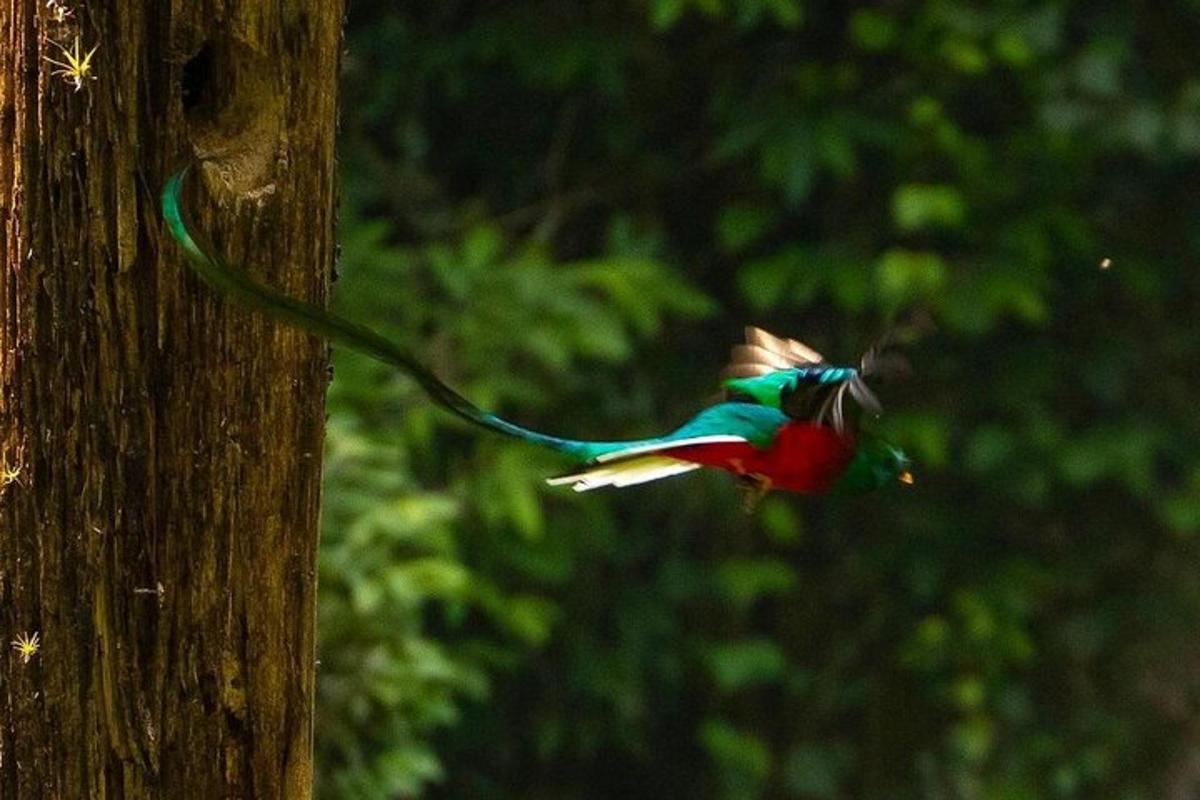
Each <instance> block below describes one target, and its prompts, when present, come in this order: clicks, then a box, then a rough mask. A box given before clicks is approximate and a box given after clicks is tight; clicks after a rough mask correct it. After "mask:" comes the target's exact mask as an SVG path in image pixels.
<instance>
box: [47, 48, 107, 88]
mask: <svg viewBox="0 0 1200 800" xmlns="http://www.w3.org/2000/svg"><path fill="white" fill-rule="evenodd" d="M50 44H52V45H54V46H55V47H57V48H58V49H59V52H61V53H62V57H63V58H64V59H66V61H57V60H55V59H53V58H50V56H45V57H44V58H45V59H46V60H47V61H49V62H50V63H51V64H52V65H54V66H56V67H58V69H56V70H54V71H53V72H51V73H50V74H51V75H54V76H55V77H60V78H62V79H63V80H64V81H66V82H67V83H69V84H70V85H71V86H74V87H75V91H77V92H78V91H79V90H80V89H82V88H83V81H84V79H85V78H91V79H92V80H95V79H96V76H95V75H93V74H92V56H94V55H95V54H96V51H97V50H99V49H100V45H96V46H95V47H93V48H92V49H91V50H88V51H87V55H84V54H83V51H82V50H81V49H80V46H79V37H78V36H76V37H75V44H73V45H72V46H71V49H70V50H68V49H67V48H66V47H64V46H63V45H61V44H59V43H58V42H55V41H51V42H50Z"/></svg>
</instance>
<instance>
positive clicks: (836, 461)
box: [662, 422, 854, 494]
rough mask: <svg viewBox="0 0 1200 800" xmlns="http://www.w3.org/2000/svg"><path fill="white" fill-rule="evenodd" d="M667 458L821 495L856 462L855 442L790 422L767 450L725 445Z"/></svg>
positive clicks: (826, 430)
mask: <svg viewBox="0 0 1200 800" xmlns="http://www.w3.org/2000/svg"><path fill="white" fill-rule="evenodd" d="M662 455H665V456H671V457H672V458H678V459H681V460H683V461H691V462H693V463H696V464H704V465H705V466H709V467H717V468H719V469H724V470H728V471H729V472H732V473H734V474H735V475H757V476H762V477H765V478H767V479H769V480H770V481H771V484H772V486H773V488H776V489H784V490H787V491H792V492H802V493H806V494H819V493H821V492H825V491H828V490H829V489H830V488H831V487H832V486H833V484H834V483H836V482H837V479H838V478H839V477H841V474H842V472H843V470H845V469H846V466H847V465H848V464H849V463H850V459H851V458H852V457H853V456H854V440H853V439H851V438H849V437H847V436H844V435H842V434H839V433H838V432H837V431H835V430H833V428H831V427H829V426H826V425H814V424H812V423H808V422H789V423H787V424H786V425H784V426H783V427H781V428H780V429H779V432H778V433H777V434H776V435H775V439H774V441H772V442H771V446H770V447H767V448H765V449H762V450H760V449H758V448H756V447H755V446H754V445H752V444H750V443H749V442H721V443H718V444H704V445H696V446H692V447H680V448H677V449H674V450H663V451H662Z"/></svg>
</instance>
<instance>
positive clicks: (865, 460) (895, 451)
mask: <svg viewBox="0 0 1200 800" xmlns="http://www.w3.org/2000/svg"><path fill="white" fill-rule="evenodd" d="M911 466H912V462H911V461H910V460H909V458H908V456H906V455H905V454H904V451H903V450H901V449H900V448H898V447H895V446H894V445H891V444H888V443H887V442H885V441H883V440H882V439H876V438H874V437H867V436H864V437H862V438H861V439H860V440H859V443H858V447H857V449H856V450H855V452H854V458H852V459H851V460H850V465H849V466H847V467H846V471H845V472H843V473H842V477H841V479H840V480H839V481H838V482H837V486H836V487H835V488H837V489H847V490H850V491H856V492H869V491H871V490H873V489H882V488H883V487H884V486H888V485H890V484H893V483H904V484H910V485H911V484H912V483H913V474H912V472H910V471H909V468H910V467H911Z"/></svg>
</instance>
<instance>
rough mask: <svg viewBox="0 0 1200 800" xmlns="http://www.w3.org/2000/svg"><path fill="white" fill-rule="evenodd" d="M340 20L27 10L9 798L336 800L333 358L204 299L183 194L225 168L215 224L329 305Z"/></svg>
mask: <svg viewBox="0 0 1200 800" xmlns="http://www.w3.org/2000/svg"><path fill="white" fill-rule="evenodd" d="M341 20H342V4H341V2H340V0H241V2H238V3H226V2H224V0H198V2H191V3H186V2H183V0H143V1H142V2H137V1H136V0H86V2H81V1H80V0H56V2H50V3H47V2H46V0H5V2H3V3H0V467H2V468H3V472H0V475H2V476H3V477H0V484H2V486H0V638H2V639H3V643H4V651H3V653H2V654H0V797H3V798H6V799H7V798H22V799H24V798H142V797H156V798H193V797H194V798H205V800H214V799H215V798H230V797H264V798H287V799H288V800H295V798H304V797H307V796H308V795H309V794H310V784H311V778H312V759H311V752H312V700H313V671H314V664H313V603H314V594H315V570H314V560H315V553H316V540H317V506H318V492H319V472H320V455H321V439H322V434H323V422H324V410H323V402H324V401H323V395H324V388H325V384H326V361H327V359H326V351H325V349H324V347H323V346H322V345H321V344H320V343H318V342H316V341H314V340H313V339H311V338H309V337H306V336H304V335H301V334H297V333H294V332H291V331H289V330H284V329H281V328H279V327H276V326H275V325H273V324H271V323H269V322H267V321H265V320H264V319H263V318H262V317H259V316H257V315H255V314H253V313H250V312H246V311H243V310H241V309H238V308H234V307H230V306H228V305H227V304H226V303H224V302H223V301H221V300H220V299H219V298H217V297H215V296H214V295H213V294H212V293H211V292H210V291H208V290H207V288H206V287H204V286H203V285H202V284H200V283H199V282H198V281H197V280H196V279H195V278H194V277H193V276H192V275H191V274H190V273H189V272H187V271H186V269H185V268H184V266H183V263H182V260H181V257H180V253H179V251H178V249H177V248H176V247H175V246H174V245H173V244H172V242H171V241H170V240H169V238H167V237H166V235H165V233H164V232H163V230H162V226H161V222H160V218H159V213H158V197H157V195H158V190H159V188H160V187H161V185H162V183H163V181H164V180H165V178H166V177H167V175H168V174H169V173H170V172H172V171H174V170H175V169H178V168H179V167H182V166H183V165H185V164H187V163H188V162H189V161H192V160H196V161H198V162H199V163H200V166H199V168H198V169H196V170H194V171H193V177H192V178H191V181H190V182H191V184H192V185H193V191H192V193H191V194H192V197H193V206H194V207H195V208H196V210H197V213H196V217H197V222H198V224H199V226H200V227H202V228H204V229H206V230H208V231H211V232H212V233H213V238H214V239H215V241H216V243H217V245H218V246H219V247H220V248H221V249H222V250H223V251H224V252H225V253H226V254H227V255H229V256H230V258H231V260H232V261H233V262H234V263H241V264H245V265H247V268H248V269H250V270H251V271H253V272H254V273H255V274H256V275H257V276H258V277H259V278H260V279H262V280H264V281H266V282H269V283H271V284H274V285H275V286H278V287H280V288H282V289H284V290H286V291H288V292H289V293H291V294H293V295H295V296H298V297H303V298H308V299H310V300H313V301H317V302H321V301H323V300H324V298H325V296H326V293H327V289H328V281H329V275H330V269H331V265H332V261H333V254H334V243H333V236H332V218H333V203H334V198H333V182H334V173H333V169H334V160H333V142H334V127H335V81H336V71H337V66H338V60H339V53H340V36H341V31H340V28H341ZM76 38H78V41H79V54H80V55H81V56H83V55H86V54H87V53H88V52H89V51H90V50H91V48H92V47H93V46H96V47H98V49H97V50H96V52H95V55H94V56H93V58H92V61H91V70H90V74H89V75H87V76H85V77H83V78H82V80H81V84H82V88H81V89H80V90H79V91H76V90H75V87H74V86H72V85H70V84H69V83H68V82H67V80H66V79H65V78H64V76H54V75H52V74H51V70H52V69H55V67H54V66H53V65H51V64H50V63H49V62H48V61H47V59H48V58H53V59H55V60H57V61H66V60H67V59H66V58H65V57H64V54H63V53H62V51H61V50H60V49H59V47H58V45H62V46H63V47H65V48H67V49H68V50H70V49H72V48H73V47H74V43H75V41H76ZM93 76H94V79H93ZM33 634H37V636H38V637H39V639H40V650H39V651H38V652H37V653H34V654H31V655H29V657H28V661H26V660H25V657H24V656H23V655H22V654H21V653H20V652H18V651H17V650H16V649H13V648H11V647H10V646H9V642H10V641H12V640H14V639H17V638H18V637H19V636H25V635H33Z"/></svg>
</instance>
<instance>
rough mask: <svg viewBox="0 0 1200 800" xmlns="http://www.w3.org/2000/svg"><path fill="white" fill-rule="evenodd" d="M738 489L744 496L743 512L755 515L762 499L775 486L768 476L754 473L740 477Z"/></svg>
mask: <svg viewBox="0 0 1200 800" xmlns="http://www.w3.org/2000/svg"><path fill="white" fill-rule="evenodd" d="M738 488H739V489H740V490H741V494H742V510H743V511H745V512H746V513H747V514H753V513H754V511H755V509H757V508H758V504H759V503H761V502H762V499H763V498H764V497H766V496H767V495H768V494H769V493H770V491H771V489H773V488H774V484H773V483H772V482H771V479H770V478H768V477H767V476H766V475H763V474H762V473H759V472H754V473H751V474H748V475H742V476H740V478H739V480H738Z"/></svg>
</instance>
